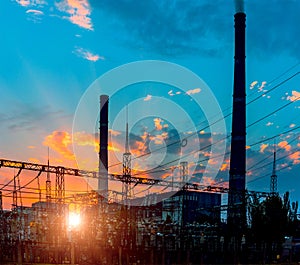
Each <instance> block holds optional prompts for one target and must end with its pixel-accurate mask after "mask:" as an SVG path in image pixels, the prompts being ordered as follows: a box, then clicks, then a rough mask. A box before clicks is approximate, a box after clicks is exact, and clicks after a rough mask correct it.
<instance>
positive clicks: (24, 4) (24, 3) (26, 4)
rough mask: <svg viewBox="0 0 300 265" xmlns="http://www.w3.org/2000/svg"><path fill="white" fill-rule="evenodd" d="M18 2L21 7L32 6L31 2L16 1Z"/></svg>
mask: <svg viewBox="0 0 300 265" xmlns="http://www.w3.org/2000/svg"><path fill="white" fill-rule="evenodd" d="M16 2H17V3H18V4H19V5H21V6H29V5H30V4H31V3H30V0H16Z"/></svg>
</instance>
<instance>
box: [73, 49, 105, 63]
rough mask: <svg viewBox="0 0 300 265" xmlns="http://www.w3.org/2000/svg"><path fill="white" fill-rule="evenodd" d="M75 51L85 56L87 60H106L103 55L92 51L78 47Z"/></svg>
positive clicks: (79, 55)
mask: <svg viewBox="0 0 300 265" xmlns="http://www.w3.org/2000/svg"><path fill="white" fill-rule="evenodd" d="M74 53H75V54H76V55H77V56H78V57H81V58H84V59H86V60H89V61H92V62H96V61H98V60H105V58H104V57H103V56H99V55H98V54H93V53H92V52H91V51H89V50H86V49H83V48H80V47H77V48H76V49H75V51H74Z"/></svg>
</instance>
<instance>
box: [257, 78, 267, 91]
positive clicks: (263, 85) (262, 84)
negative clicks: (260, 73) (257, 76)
mask: <svg viewBox="0 0 300 265" xmlns="http://www.w3.org/2000/svg"><path fill="white" fill-rule="evenodd" d="M266 84H267V82H266V81H263V82H261V85H260V87H259V88H258V91H259V92H261V91H263V92H265V91H266V90H264V88H265V86H266Z"/></svg>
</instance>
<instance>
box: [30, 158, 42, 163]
mask: <svg viewBox="0 0 300 265" xmlns="http://www.w3.org/2000/svg"><path fill="white" fill-rule="evenodd" d="M28 161H29V162H31V163H35V164H40V163H41V161H40V160H39V159H37V158H34V157H30V158H29V159H28Z"/></svg>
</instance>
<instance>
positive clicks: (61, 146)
mask: <svg viewBox="0 0 300 265" xmlns="http://www.w3.org/2000/svg"><path fill="white" fill-rule="evenodd" d="M71 143H72V141H71V136H70V134H69V133H68V132H60V131H53V132H52V133H51V134H50V135H47V136H46V137H45V140H44V142H43V145H45V146H49V147H50V148H51V149H53V150H55V151H56V152H57V153H59V154H61V155H62V156H63V157H64V158H66V159H69V160H74V154H73V153H72V152H71V151H70V150H69V149H68V147H69V145H71Z"/></svg>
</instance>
